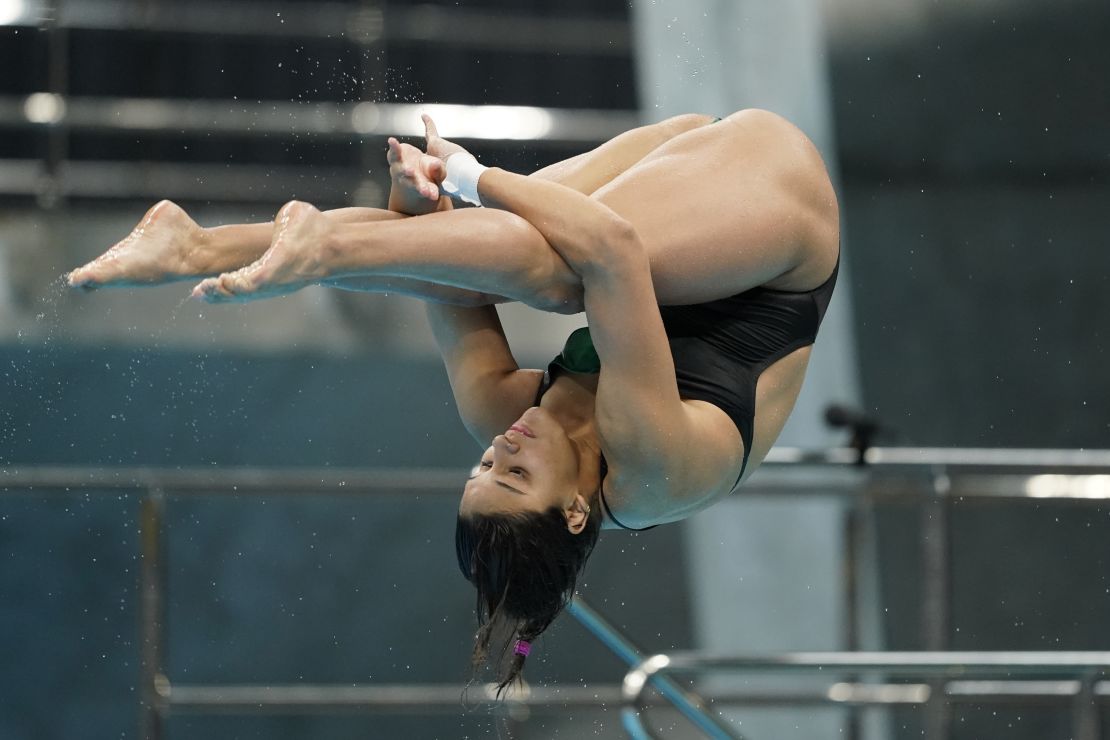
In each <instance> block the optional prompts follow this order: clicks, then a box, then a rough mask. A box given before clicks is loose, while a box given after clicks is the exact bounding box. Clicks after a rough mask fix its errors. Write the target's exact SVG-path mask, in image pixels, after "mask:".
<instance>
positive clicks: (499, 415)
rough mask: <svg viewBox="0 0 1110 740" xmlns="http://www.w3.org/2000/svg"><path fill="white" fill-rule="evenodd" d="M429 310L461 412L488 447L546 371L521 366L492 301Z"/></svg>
mask: <svg viewBox="0 0 1110 740" xmlns="http://www.w3.org/2000/svg"><path fill="white" fill-rule="evenodd" d="M427 310H428V322H429V323H430V324H431V326H432V332H433V333H434V335H435V339H436V344H437V345H438V346H439V352H440V355H441V356H442V358H443V364H444V366H445V367H446V368H447V375H448V378H449V379H450V381H451V392H452V394H453V395H454V397H455V405H456V407H457V408H458V411H459V417H460V418H461V419H462V422H463V424H464V425H465V426H466V429H467V431H468V432H470V434H471V436H472V437H474V439H475V440H476V441H477V442H478V444H479V445H481V446H482V447H483V448H484V447H486V446H488V445H489V442H490V440H491V439H493V438H494V437H495V436H496V435H498V434H500V433H502V432H504V431H505V430H506V429H508V428H509V425H511V424H512V423H513V422H514V421H516V420H517V419H519V418H520V415H521V414H523V413H524V410H525V409H527V408H528V407H529V406H531V405H532V403H533V401H534V400H535V398H536V392H537V391H538V390H539V384H540V380H541V378H542V376H543V372H542V371H540V370H521V369H520V367H519V366H518V365H517V362H516V359H515V358H514V357H513V354H512V352H511V351H510V349H509V343H508V341H506V339H505V332H504V330H503V329H502V328H501V321H500V319H499V318H498V316H497V310H496V309H495V308H494V307H493V306H480V307H476V308H463V307H459V306H446V305H441V304H434V303H429V304H427Z"/></svg>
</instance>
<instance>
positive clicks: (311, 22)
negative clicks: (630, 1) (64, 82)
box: [11, 0, 632, 57]
mask: <svg viewBox="0 0 1110 740" xmlns="http://www.w3.org/2000/svg"><path fill="white" fill-rule="evenodd" d="M383 6H385V3H337V2H302V3H291V2H276V3H269V2H268V3H245V2H234V1H233V2H213V1H212V0H202V1H200V2H194V1H191V2H189V3H167V2H142V1H140V0H71V1H70V2H62V3H60V5H59V6H58V9H57V12H56V13H52V12H51V11H50V9H49V6H48V5H47V4H46V3H44V2H42V0H27V2H26V4H25V5H24V10H23V12H22V13H21V15H20V16H19V17H18V18H16V19H14V20H13V21H12V22H11V23H12V25H23V26H49V27H52V28H61V29H72V30H93V31H127V32H148V33H165V34H195V35H202V36H205V37H207V38H206V42H207V41H210V40H211V39H212V38H213V37H216V38H218V37H229V38H233V37H258V38H294V39H321V40H331V41H335V42H339V43H350V44H355V45H360V46H367V45H374V44H382V43H407V44H436V45H437V46H441V47H442V46H450V47H456V48H459V47H461V48H467V49H482V50H499V51H517V52H520V51H525V52H531V53H534V54H554V53H558V54H582V55H594V56H624V57H627V56H630V55H631V54H632V32H631V28H630V24H629V21H628V19H627V18H608V17H592V16H579V17H566V16H557V17H545V16H538V15H528V14H524V13H506V12H503V11H495V10H487V9H481V8H462V7H456V8H451V7H443V6H438V5H414V6H409V7H388V8H387V7H383Z"/></svg>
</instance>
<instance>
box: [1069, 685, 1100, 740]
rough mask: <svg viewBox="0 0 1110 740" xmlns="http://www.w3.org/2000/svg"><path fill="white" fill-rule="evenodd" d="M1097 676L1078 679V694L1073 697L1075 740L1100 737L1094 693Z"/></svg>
mask: <svg viewBox="0 0 1110 740" xmlns="http://www.w3.org/2000/svg"><path fill="white" fill-rule="evenodd" d="M1097 682H1098V675H1097V674H1095V673H1086V674H1084V675H1083V677H1082V678H1081V679H1080V682H1079V693H1078V694H1077V695H1076V697H1075V704H1074V707H1075V708H1074V712H1075V713H1074V715H1073V716H1074V719H1073V720H1072V722H1073V726H1074V727H1075V740H1099V738H1100V737H1101V732H1100V729H1101V728H1100V727H1099V725H1100V724H1101V721H1100V720H1101V717H1100V716H1099V704H1098V698H1097V696H1096V693H1095V684H1096V683H1097Z"/></svg>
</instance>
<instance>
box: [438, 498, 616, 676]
mask: <svg viewBox="0 0 1110 740" xmlns="http://www.w3.org/2000/svg"><path fill="white" fill-rule="evenodd" d="M597 508H598V507H594V511H592V512H591V513H590V514H589V515H588V517H587V519H586V526H585V527H584V528H583V529H582V531H581V532H579V533H578V534H574V533H572V532H571V531H570V530H568V529H567V520H566V516H565V515H564V513H563V510H562V509H560V508H559V507H557V506H553V507H551V508H549V509H547V510H546V511H542V512H520V513H514V514H470V515H466V516H464V515H462V514H460V515H459V518H458V521H457V523H456V525H455V553H456V555H457V556H458V559H459V570H461V571H462V574H463V576H465V577H466V579H467V580H468V581H470V582H471V583H473V584H474V587H475V588H476V589H477V591H478V598H477V606H476V612H477V615H478V634H477V635H476V636H475V639H474V652H473V654H472V655H471V681H472V682H473V680H474V678H475V676H477V674H478V672H479V671H481V669H482V668H483V666H484V665H486V664H487V663H488V664H490V665H492V666H493V667H494V670H495V671H497V673H498V674H499V675H498V676H497V678H496V683H497V696H498V698H500V697H501V694H502V692H503V691H504V690H505V688H506V687H507V686H509V684H511V683H512V682H513V681H515V680H519V679H520V674H521V671H522V670H523V668H524V660H525V656H523V655H517V654H515V653H514V654H513V655H512V656H511V657H508V660H506V658H507V654H508V652H509V649H510V647H511V646H513V645H515V643H516V641H517V640H527V641H528V642H532V641H533V640H535V639H536V638H537V637H539V635H540V634H541V633H542V632H543V631H544V630H545V629H547V627H548V625H550V624H551V622H552V621H553V620H554V619H555V617H556V616H558V614H559V612H561V611H562V610H563V608H564V607H566V605H567V604H568V603H569V602H570V599H571V597H572V596H574V588H575V585H576V584H577V582H578V576H579V575H580V574H581V573H582V570H583V568H584V567H585V565H586V560H587V558H589V557H590V553H592V552H593V549H594V545H595V544H597V538H598V535H599V534H600V533H601V513H600V512H599V511H598V510H597ZM495 641H496V642H500V643H501V644H500V645H499V646H498V647H497V649H496V650H495V651H491V650H490V643H491V642H495Z"/></svg>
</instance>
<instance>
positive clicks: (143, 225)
mask: <svg viewBox="0 0 1110 740" xmlns="http://www.w3.org/2000/svg"><path fill="white" fill-rule="evenodd" d="M425 124H426V126H427V154H425V153H423V152H421V151H420V150H419V149H416V148H415V147H411V146H408V145H401V144H399V143H398V142H397V141H396V140H393V139H391V140H390V151H389V162H390V172H391V175H392V178H393V188H392V190H391V193H390V200H389V206H390V210H389V211H382V210H376V209H362V208H348V209H340V210H338V211H329V212H327V213H321V212H319V211H317V210H316V209H315V208H313V207H312V206H310V205H308V204H306V203H300V202H296V201H294V202H292V203H289V204H287V205H286V206H285V207H284V208H282V210H281V211H280V212H279V213H278V216H277V218H276V219H275V222H274V223H273V224H251V225H231V226H221V227H216V228H212V229H202V228H201V227H199V226H198V225H197V224H196V223H195V222H193V221H192V220H191V219H190V218H189V217H188V216H187V215H186V214H185V213H184V211H182V210H181V209H180V208H178V207H177V206H175V205H174V204H172V203H169V202H168V201H163V202H162V203H159V204H158V205H157V206H155V207H154V208H152V209H151V210H150V211H149V212H148V213H147V215H146V217H145V218H144V220H143V221H142V222H140V224H139V226H137V227H136V229H135V231H133V232H132V234H131V235H130V236H128V237H127V238H126V239H124V240H123V241H121V242H120V243H119V244H117V245H116V246H114V247H113V248H112V249H110V250H109V251H108V252H107V253H106V254H105V255H103V256H102V257H101V258H99V259H98V260H95V261H93V262H91V263H89V264H88V265H86V266H84V267H82V268H79V269H77V270H75V271H73V272H72V273H70V275H69V282H70V284H71V285H73V286H79V287H86V288H95V287H102V286H118V285H141V284H154V283H161V282H168V281H171V280H179V279H188V278H196V277H204V276H209V277H208V278H207V279H205V280H204V281H203V282H201V283H200V284H199V285H198V286H197V288H196V289H195V290H194V295H196V296H199V297H202V298H204V299H206V300H209V301H212V302H225V301H244V300H252V299H256V298H265V297H270V296H274V295H280V294H283V293H288V292H290V291H292V290H296V289H299V288H301V287H303V286H305V285H308V284H313V283H325V284H328V285H332V286H335V287H342V288H348V289H355V290H370V291H384V292H401V293H407V294H410V295H416V296H419V297H422V298H425V299H427V300H428V304H427V305H428V316H429V319H430V322H431V324H432V328H433V330H434V334H435V337H436V341H437V343H438V345H439V349H440V352H441V354H442V357H443V361H444V363H445V365H446V368H447V372H448V375H449V376H450V381H451V388H452V391H453V393H454V396H455V400H456V404H457V406H458V411H459V414H460V416H461V418H462V420H463V422H464V423H465V425H466V427H467V429H468V431H470V433H471V434H472V435H473V436H474V437H475V439H477V440H478V441H479V443H480V444H481V445H482V446H484V447H486V450H485V452H484V453H483V455H482V458H481V461H480V464H479V466H478V467H477V468H476V469H475V474H474V476H473V477H471V478H470V479H469V480H468V481H467V483H466V485H465V488H464V492H463V496H462V501H461V503H460V506H459V514H458V525H457V529H456V549H457V554H458V561H459V566H460V568H461V570H462V572H463V575H464V576H466V577H467V579H468V580H470V581H471V582H472V583H473V584H474V585H475V586H476V588H477V591H478V619H479V625H480V629H479V631H478V635H477V639H476V645H475V650H474V662H475V665H476V666H477V665H479V664H481V663H482V662H483V660H484V659H485V657H486V656H487V653H488V651H489V648H490V645H491V640H492V639H493V637H494V635H495V634H496V635H498V641H499V642H500V638H501V637H504V638H505V639H504V641H503V642H501V644H500V650H499V651H498V652H497V653H496V655H499V656H504V655H506V654H507V653H508V650H509V647H510V646H511V647H512V653H511V659H510V660H508V661H507V668H506V670H505V672H504V673H503V674H502V676H501V679H500V685H501V687H502V688H504V687H505V686H507V685H508V684H509V683H510V682H511V681H513V680H514V679H515V678H517V677H518V676H519V675H520V672H521V669H522V667H523V664H524V660H525V658H526V657H527V655H528V652H529V650H530V645H531V642H532V641H533V640H534V639H535V638H536V637H537V636H538V635H539V634H540V633H542V632H543V631H544V630H545V629H546V628H547V626H548V625H549V624H550V623H551V621H552V620H553V619H554V618H555V616H556V615H557V614H558V613H559V612H560V611H561V610H562V608H563V607H565V606H566V604H567V603H568V601H569V599H570V598H571V596H572V595H573V593H574V588H575V584H576V580H577V578H578V576H579V575H580V573H581V572H582V569H583V566H584V564H585V561H586V559H587V557H588V556H589V554H590V552H591V551H592V549H593V546H594V544H595V542H596V541H597V537H598V534H599V530H600V529H603V528H625V529H643V528H647V527H651V526H654V525H656V524H662V523H666V522H673V521H678V520H680V519H683V518H684V517H686V516H689V515H690V514H692V513H694V512H696V511H698V510H700V509H703V508H705V507H707V506H710V505H711V504H713V503H714V502H716V501H718V500H720V499H721V498H723V497H725V496H727V495H728V494H729V493H730V492H732V491H733V490H734V489H735V488H736V487H737V486H738V485H739V484H740V483H741V481H742V480H743V479H744V478H746V477H747V476H748V475H750V473H751V472H752V471H753V470H754V469H755V468H756V467H757V466H758V465H759V463H760V462H761V461H762V459H763V457H764V456H765V455H766V453H767V451H768V450H769V449H770V448H771V446H772V444H773V443H774V441H775V438H776V437H777V436H778V434H779V432H780V431H781V429H782V427H783V425H784V424H785V422H786V419H787V416H788V415H789V413H790V411H791V409H792V407H793V405H794V402H795V399H796V398H797V395H798V392H799V390H800V388H801V384H802V379H803V377H804V374H805V370H806V366H807V363H808V360H809V355H810V348H811V345H812V344H813V341H814V339H815V337H816V333H817V328H818V325H819V323H820V321H821V318H822V316H823V314H824V311H825V308H826V307H827V305H828V301H829V298H830V296H831V293H832V289H833V285H834V283H835V280H836V273H837V267H838V264H839V217H838V212H837V205H836V196H835V194H834V192H833V188H832V186H831V183H830V181H829V177H828V174H827V172H826V169H825V167H824V165H823V163H822V161H821V158H820V156H819V154H818V153H817V151H816V149H815V148H814V147H813V145H812V144H811V143H810V142H809V140H808V139H807V138H806V137H805V136H804V135H803V134H802V133H801V132H800V131H798V130H797V129H796V128H794V127H793V126H792V125H790V124H789V123H787V122H786V121H785V120H783V119H782V118H780V117H778V116H776V115H774V114H771V113H767V112H765V111H758V110H746V111H740V112H738V113H735V114H733V115H731V116H729V117H727V118H725V119H723V120H715V119H712V118H709V117H706V116H698V115H687V116H680V117H677V118H673V119H670V120H667V121H664V122H662V123H658V124H654V125H650V126H645V127H642V128H638V129H634V130H632V131H629V132H626V133H624V134H622V135H620V136H618V137H616V138H615V139H613V140H611V141H609V142H607V143H605V144H603V145H602V146H600V147H598V148H597V149H595V150H593V151H592V152H588V153H586V154H583V155H579V156H578V157H575V158H572V159H570V160H566V161H564V162H560V163H557V164H555V165H552V166H551V167H548V168H545V169H543V170H540V171H539V172H536V173H534V174H533V175H532V176H529V177H524V176H521V175H516V174H512V173H509V172H506V171H503V170H500V169H497V168H490V169H485V168H482V167H481V166H479V165H478V164H477V163H476V162H475V161H474V160H473V158H472V157H470V156H469V155H468V154H466V153H465V151H464V150H463V149H462V148H461V147H459V146H458V145H456V144H452V143H451V142H448V141H446V140H444V139H442V138H440V137H439V136H438V133H437V132H436V129H435V126H434V124H433V123H432V122H431V120H430V119H428V118H427V117H425ZM441 187H442V189H443V190H448V189H450V190H454V189H456V188H458V189H459V190H461V191H462V194H463V195H465V194H467V193H469V200H471V201H479V200H480V204H481V205H483V206H486V207H485V208H463V209H458V210H455V209H453V208H451V203H450V200H449V198H448V197H446V196H445V195H443V194H442V193H441ZM406 215H409V216H414V217H411V218H407V217H405V216H406ZM236 268H239V269H236ZM231 270H234V271H233V272H229V271H231ZM504 300H517V301H521V302H524V303H527V304H529V305H531V306H534V307H537V308H540V309H543V310H548V311H559V312H564V313H573V312H577V311H579V310H583V309H584V310H585V312H586V318H587V321H588V324H589V329H588V332H587V331H585V330H579V331H577V332H575V333H574V334H572V335H571V338H570V339H569V340H568V342H567V345H566V347H565V348H564V351H563V352H562V353H561V354H560V355H559V357H557V358H556V359H555V360H554V361H553V362H552V363H551V364H550V365H549V367H548V368H547V370H546V371H544V370H529V369H521V368H519V367H518V365H517V363H516V361H515V360H514V358H513V355H512V353H511V351H510V348H509V345H508V343H507V341H506V338H505V335H504V332H503V331H502V328H501V324H500V322H499V320H498V317H497V313H496V310H495V309H494V307H493V305H492V304H494V303H497V302H501V301H504ZM491 440H492V441H491Z"/></svg>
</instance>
